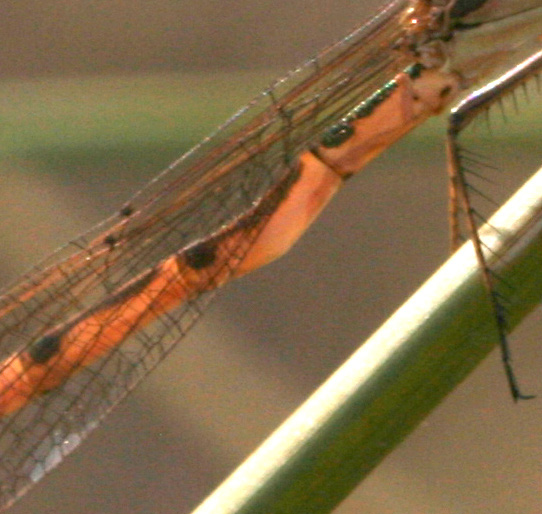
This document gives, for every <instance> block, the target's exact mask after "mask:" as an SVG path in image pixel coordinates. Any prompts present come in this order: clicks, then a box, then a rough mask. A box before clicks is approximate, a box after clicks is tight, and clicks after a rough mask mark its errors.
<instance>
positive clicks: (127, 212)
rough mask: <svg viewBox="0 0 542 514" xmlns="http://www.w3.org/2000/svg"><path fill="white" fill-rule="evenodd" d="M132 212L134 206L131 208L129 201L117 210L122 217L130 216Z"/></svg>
mask: <svg viewBox="0 0 542 514" xmlns="http://www.w3.org/2000/svg"><path fill="white" fill-rule="evenodd" d="M133 213H134V208H133V207H132V206H131V205H130V204H129V203H127V204H126V205H125V206H124V207H123V208H122V209H121V210H120V211H119V214H120V215H121V216H122V217H123V218H128V217H130V216H131V215H132V214H133Z"/></svg>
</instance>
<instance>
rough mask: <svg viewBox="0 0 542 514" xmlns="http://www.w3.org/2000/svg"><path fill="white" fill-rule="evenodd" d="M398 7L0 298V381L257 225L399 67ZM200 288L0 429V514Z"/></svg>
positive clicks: (108, 402) (167, 336) (203, 300)
mask: <svg viewBox="0 0 542 514" xmlns="http://www.w3.org/2000/svg"><path fill="white" fill-rule="evenodd" d="M407 6H408V1H407V0H396V1H394V2H392V3H391V4H389V5H388V6H387V7H385V8H384V9H383V10H382V11H381V13H380V14H379V15H378V16H377V17H375V18H374V19H373V20H372V21H371V22H369V23H368V24H366V25H364V26H362V27H361V28H360V29H357V30H355V31H354V32H353V33H352V34H350V35H349V36H348V37H346V38H345V39H344V40H343V41H341V42H339V43H338V44H336V45H334V46H332V47H330V48H329V49H328V50H326V51H324V52H323V53H322V54H320V55H319V56H318V57H317V58H314V59H312V60H310V61H308V62H307V63H305V64H304V65H303V66H301V67H300V68H298V69H297V70H295V71H294V72H292V73H291V74H290V75H289V76H288V77H286V78H285V79H283V80H279V81H277V82H276V84H275V85H274V86H272V87H271V88H270V89H268V90H266V91H264V92H263V94H262V95H261V96H260V97H258V98H257V99H256V100H254V101H253V102H252V103H250V104H249V105H248V106H247V107H246V108H244V109H243V110H241V111H240V112H239V113H238V114H237V115H236V116H235V117H233V118H232V119H231V120H230V121H229V122H227V123H226V124H225V125H224V126H223V127H221V128H220V129H219V130H218V131H217V132H216V133H215V134H213V135H212V136H211V137H209V138H207V139H205V140H204V141H203V142H202V143H201V144H200V145H199V146H197V147H196V148H194V149H193V150H192V151H190V152H188V153H187V154H186V155H184V156H183V157H182V158H180V159H179V160H178V161H176V162H174V163H173V164H172V165H171V166H170V167H169V168H168V169H167V170H165V171H164V172H162V173H161V174H160V175H159V176H158V177H157V178H156V179H154V180H153V181H152V182H151V183H150V184H149V185H148V186H147V187H146V188H145V189H144V190H142V191H141V192H140V193H138V194H137V195H135V196H134V197H133V198H132V200H131V201H130V202H129V203H127V204H126V205H125V206H124V207H123V208H122V209H121V211H119V213H117V214H115V215H114V216H112V217H111V218H109V219H107V220H106V221H104V222H103V223H102V224H100V225H99V226H97V227H95V228H94V229H93V230H91V231H90V232H89V233H87V234H85V235H83V236H81V237H79V238H78V239H77V240H75V241H72V242H70V243H69V244H68V245H67V246H66V247H64V248H62V249H61V250H59V251H58V252H57V253H55V254H54V255H52V256H51V257H50V258H49V259H47V260H45V261H44V262H43V263H41V265H39V266H37V267H36V268H34V269H33V270H31V271H30V272H29V273H28V274H27V275H25V276H24V277H22V279H21V280H20V281H19V282H18V283H16V284H14V285H13V286H12V287H10V288H8V289H7V290H6V291H5V292H4V293H3V296H2V297H1V298H0V379H1V377H2V376H3V375H2V373H3V371H5V370H7V369H8V367H9V365H10V362H13V359H15V358H16V357H17V356H21V355H24V352H25V351H28V349H29V348H31V346H32V345H33V344H35V342H36V341H39V340H40V339H42V338H44V337H45V336H47V334H50V333H51V332H52V331H55V330H56V331H58V330H59V327H60V329H61V328H62V327H63V326H65V325H66V324H68V323H70V320H73V319H74V318H76V317H81V316H84V315H85V314H84V313H90V312H92V311H93V309H96V306H99V305H103V304H104V303H107V301H108V299H109V298H111V297H112V296H115V297H116V298H118V297H119V291H123V288H126V287H127V285H128V286H129V284H130V283H132V282H133V281H134V280H137V279H138V277H141V276H143V275H145V273H148V272H149V270H153V269H156V267H157V266H159V265H160V263H163V262H164V261H165V260H166V259H167V258H168V256H171V255H174V254H177V253H178V252H180V251H182V249H185V248H188V247H190V246H191V245H193V244H194V243H195V242H197V241H201V240H205V238H207V237H209V235H210V234H215V233H217V232H219V231H220V230H223V229H224V227H228V226H229V225H231V224H232V223H233V222H234V220H236V219H238V218H239V216H242V215H246V213H251V216H253V217H258V216H261V213H260V214H258V210H257V209H255V208H254V206H255V205H258V203H259V202H261V199H262V198H265V197H266V194H268V193H269V191H271V190H273V188H275V187H276V186H277V184H280V183H281V181H283V180H284V179H285V177H287V175H288V173H290V172H291V169H292V167H293V165H294V163H295V157H296V155H297V154H298V153H299V152H300V151H302V150H304V149H306V148H307V146H308V145H309V144H310V143H311V142H312V141H315V140H317V139H318V137H319V134H321V132H322V130H323V129H324V128H325V127H326V126H328V125H330V124H332V123H333V122H336V121H337V120H338V119H340V118H341V117H342V116H343V115H344V114H345V113H347V112H348V111H349V110H350V109H352V108H353V107H354V106H355V105H356V104H358V103H359V102H360V101H362V100H363V99H364V98H365V97H367V96H368V95H369V94H370V93H372V92H373V91H374V90H375V89H377V88H378V87H380V86H381V85H382V84H383V83H385V82H386V81H387V80H389V79H390V78H392V77H393V75H394V74H395V73H396V72H397V71H398V70H399V69H401V68H402V67H404V66H405V65H407V64H408V63H407V62H404V59H405V58H404V57H403V56H402V55H401V54H400V53H399V52H395V51H394V50H393V49H392V46H393V42H394V41H395V40H396V39H397V38H398V37H399V36H400V18H401V15H402V13H403V11H404V9H405V8H407ZM268 213H269V209H268ZM256 221H258V220H256ZM256 235H257V234H255V235H254V237H256ZM251 242H252V241H251V240H250V238H249V239H247V238H245V239H244V240H243V238H237V239H236V240H235V243H234V244H233V243H232V245H231V247H230V248H229V251H231V253H232V254H235V253H239V252H241V253H242V252H243V251H246V248H247V247H249V246H250V244H251ZM212 284H213V277H212V276H210V277H208V281H207V285H206V287H202V288H201V290H199V291H196V292H197V293H198V294H194V295H191V296H190V297H189V298H188V299H187V300H186V301H185V302H184V303H182V304H181V305H179V306H177V307H176V308H175V309H173V310H172V311H168V312H161V313H156V316H154V317H156V320H155V321H154V322H153V323H152V324H149V325H146V326H145V328H142V329H139V328H138V329H137V330H134V331H132V332H131V333H130V334H129V337H125V338H123V339H122V341H119V345H117V346H115V347H113V348H112V349H111V350H110V351H109V353H108V354H107V355H105V356H103V357H102V358H100V359H99V360H97V361H96V362H94V363H92V364H91V365H89V366H85V367H83V368H82V369H80V370H79V371H77V373H75V374H73V375H72V376H70V378H69V379H67V380H66V381H64V382H63V383H62V384H61V385H59V386H58V387H56V388H54V389H53V390H51V391H50V392H48V393H47V394H43V395H40V396H37V397H36V398H32V401H30V402H28V404H26V405H24V406H22V408H20V409H18V410H16V411H15V412H13V413H11V414H9V415H4V416H2V417H0V505H2V506H4V507H6V506H8V505H10V504H11V503H12V502H13V501H15V499H16V498H17V497H19V496H20V495H22V494H23V493H24V492H25V491H26V490H27V489H28V488H29V487H31V486H32V484H34V483H36V482H37V481H38V480H40V479H41V478H42V477H43V476H44V475H45V474H46V473H47V472H48V471H50V470H51V469H52V468H54V467H55V466H56V465H57V464H58V463H59V462H61V460H62V459H63V458H64V456H66V455H67V454H68V453H70V452H71V451H72V450H73V449H74V448H75V447H77V446H78V445H79V443H80V442H81V441H82V440H83V439H84V437H85V436H86V435H87V434H88V433H89V432H90V431H91V430H92V429H93V428H95V427H96V426H97V425H98V424H99V422H100V420H101V419H102V418H103V417H104V416H105V415H106V414H107V413H108V412H109V411H110V410H111V409H112V408H113V407H114V406H115V405H116V404H117V403H118V402H119V401H120V400H121V399H122V398H123V397H124V396H125V395H126V394H127V393H128V392H129V391H130V390H131V389H132V388H133V387H134V386H135V385H136V384H137V383H138V382H139V381H140V380H141V379H142V378H143V377H144V376H145V375H146V374H147V373H148V372H149V371H150V370H151V369H152V368H153V367H154V366H155V365H156V364H157V363H158V362H160V361H161V360H162V359H163V358H164V356H165V355H166V354H167V353H168V352H169V351H170V349H171V348H172V346H173V345H174V344H175V343H176V342H178V341H179V340H180V339H181V338H182V337H183V336H184V334H185V333H186V332H187V330H188V329H189V328H190V327H191V325H192V324H193V323H194V322H195V321H196V319H197V318H198V317H199V315H200V314H201V312H202V311H203V309H204V307H205V305H206V304H207V302H208V301H209V299H210V297H211V295H212V289H213V287H212ZM149 308H151V307H149ZM51 373H54V370H52V371H51ZM23 378H24V376H23ZM1 385H2V384H0V387H1Z"/></svg>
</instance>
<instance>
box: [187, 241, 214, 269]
mask: <svg viewBox="0 0 542 514" xmlns="http://www.w3.org/2000/svg"><path fill="white" fill-rule="evenodd" d="M184 258H185V261H186V264H187V265H188V266H190V267H191V268H193V269H202V268H206V267H207V266H210V265H211V264H213V262H214V261H215V259H216V245H215V244H214V243H213V242H210V241H204V242H201V243H197V244H195V245H194V246H192V247H190V248H187V249H186V251H185V252H184Z"/></svg>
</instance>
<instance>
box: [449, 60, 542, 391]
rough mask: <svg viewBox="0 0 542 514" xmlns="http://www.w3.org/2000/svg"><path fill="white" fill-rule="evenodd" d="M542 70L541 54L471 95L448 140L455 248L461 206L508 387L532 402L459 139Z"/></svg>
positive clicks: (458, 110) (457, 111)
mask: <svg viewBox="0 0 542 514" xmlns="http://www.w3.org/2000/svg"><path fill="white" fill-rule="evenodd" d="M541 69H542V52H538V53H536V54H534V55H533V56H532V57H530V58H529V59H527V60H526V61H524V62H523V63H522V64H520V65H519V66H516V67H515V68H513V69H512V70H511V71H509V72H507V73H506V74H504V75H503V76H501V77H500V78H498V79H497V80H495V81H493V82H491V83H490V84H488V85H487V86H485V87H484V88H482V89H479V90H478V91H476V92H474V93H473V94H472V95H470V96H468V97H467V98H466V99H465V100H464V101H462V102H461V103H460V104H459V105H458V106H457V107H456V108H454V109H453V110H452V114H451V116H450V119H449V125H448V133H447V138H446V154H447V161H448V175H449V180H450V182H449V184H450V186H449V189H450V227H451V243H452V248H456V247H457V246H458V243H459V239H460V234H459V221H458V216H459V208H460V204H461V207H462V210H463V211H464V214H465V220H466V224H467V228H468V231H469V233H470V237H471V240H472V244H473V247H474V251H475V254H476V258H477V260H478V263H479V265H480V271H481V274H482V278H483V282H484V285H485V287H486V289H487V291H488V293H489V296H490V300H491V306H492V310H493V312H494V315H495V320H496V324H497V330H498V336H499V346H500V349H501V358H502V362H503V365H504V369H505V374H506V378H507V381H508V385H509V387H510V391H511V393H512V397H513V398H514V400H515V401H517V400H524V399H530V398H533V396H531V395H524V394H522V393H521V390H520V388H519V385H518V382H517V379H516V376H515V373H514V370H513V367H512V362H511V355H510V348H509V345H508V340H507V333H508V326H507V320H506V314H505V310H504V307H503V305H502V303H501V299H500V298H499V295H498V293H497V291H496V289H495V281H494V275H493V273H492V271H491V268H490V267H489V264H488V262H487V259H486V256H485V254H484V250H483V246H484V243H483V242H482V241H481V239H480V236H479V235H478V228H477V225H476V220H475V214H476V212H475V210H474V209H473V207H472V204H471V201H470V197H469V187H468V184H467V181H466V179H465V169H464V168H463V167H462V165H461V154H460V147H459V144H458V137H459V134H460V133H461V132H462V131H463V130H464V129H465V128H466V127H467V126H468V125H469V124H470V123H471V121H472V120H473V119H474V118H475V117H476V116H477V115H478V114H480V113H481V112H487V110H488V109H489V107H490V106H491V105H492V104H494V103H497V102H500V101H501V99H502V97H503V96H504V95H505V94H506V93H508V92H511V91H513V90H514V89H515V88H517V87H519V86H524V85H525V82H526V81H527V80H528V79H529V78H531V77H535V76H536V74H537V73H538V72H539V71H540V70H541Z"/></svg>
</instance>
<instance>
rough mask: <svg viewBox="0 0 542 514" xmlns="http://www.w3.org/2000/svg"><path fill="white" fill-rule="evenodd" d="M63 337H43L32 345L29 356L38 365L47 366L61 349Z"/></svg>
mask: <svg viewBox="0 0 542 514" xmlns="http://www.w3.org/2000/svg"><path fill="white" fill-rule="evenodd" d="M60 339H61V336H60V335H58V334H55V335H47V336H43V337H42V338H41V339H38V340H37V341H35V342H34V343H32V344H31V345H30V348H29V349H28V355H29V356H30V358H31V359H32V360H33V361H34V362H35V363H36V364H45V363H46V362H47V361H48V360H49V359H50V358H51V357H53V356H54V355H55V354H56V353H58V351H59V349H60Z"/></svg>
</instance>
